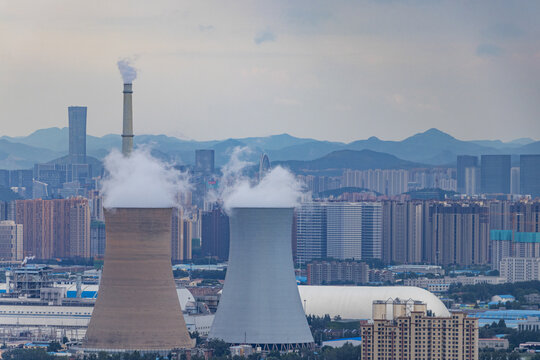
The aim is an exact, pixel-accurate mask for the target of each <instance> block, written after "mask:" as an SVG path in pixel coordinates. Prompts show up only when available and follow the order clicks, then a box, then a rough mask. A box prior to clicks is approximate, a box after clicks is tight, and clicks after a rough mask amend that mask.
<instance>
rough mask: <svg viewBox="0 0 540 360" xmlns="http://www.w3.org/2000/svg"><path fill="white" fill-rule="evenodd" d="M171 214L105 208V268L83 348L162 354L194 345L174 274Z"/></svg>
mask: <svg viewBox="0 0 540 360" xmlns="http://www.w3.org/2000/svg"><path fill="white" fill-rule="evenodd" d="M171 211H172V209H170V208H151V209H149V208H113V209H106V210H105V231H106V236H107V237H106V238H107V243H106V249H105V264H104V268H103V275H102V277H101V283H100V286H99V294H98V298H97V301H96V305H95V307H94V311H93V313H92V318H91V320H90V323H89V325H88V330H87V332H86V338H85V341H84V344H83V348H84V349H85V350H87V351H92V350H96V351H98V350H104V351H111V352H112V351H135V350H137V351H143V352H153V351H156V352H164V351H169V350H171V349H177V348H191V347H192V346H193V345H192V340H191V338H190V336H189V333H188V331H187V328H186V324H185V321H184V317H183V315H182V309H181V308H180V302H179V300H178V295H177V293H176V286H175V283H174V278H173V275H172V268H171V243H170V241H171V215H172V213H171Z"/></svg>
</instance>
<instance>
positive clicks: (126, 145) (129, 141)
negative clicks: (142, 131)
mask: <svg viewBox="0 0 540 360" xmlns="http://www.w3.org/2000/svg"><path fill="white" fill-rule="evenodd" d="M132 97H133V85H132V84H124V117H123V122H122V154H124V155H129V154H130V153H131V150H133V103H132Z"/></svg>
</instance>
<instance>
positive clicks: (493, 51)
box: [476, 43, 504, 57]
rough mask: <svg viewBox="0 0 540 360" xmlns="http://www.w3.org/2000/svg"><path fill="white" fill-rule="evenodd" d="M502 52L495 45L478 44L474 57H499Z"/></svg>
mask: <svg viewBox="0 0 540 360" xmlns="http://www.w3.org/2000/svg"><path fill="white" fill-rule="evenodd" d="M503 53H504V50H503V49H502V48H500V47H498V46H497V45H495V44H488V43H484V44H480V45H478V46H477V47H476V55H478V56H481V57H487V56H501V55H502V54H503Z"/></svg>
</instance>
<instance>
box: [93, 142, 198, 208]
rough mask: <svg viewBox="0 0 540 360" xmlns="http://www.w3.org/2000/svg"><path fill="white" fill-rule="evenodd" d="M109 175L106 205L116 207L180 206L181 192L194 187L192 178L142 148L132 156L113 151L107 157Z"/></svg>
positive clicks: (105, 198) (106, 184) (105, 186)
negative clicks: (191, 186) (190, 182)
mask: <svg viewBox="0 0 540 360" xmlns="http://www.w3.org/2000/svg"><path fill="white" fill-rule="evenodd" d="M104 165H105V170H106V171H107V173H108V175H107V176H106V177H105V179H104V181H103V184H102V191H103V196H104V199H103V205H104V206H105V207H106V208H112V207H150V208H155V207H177V206H180V197H179V194H180V193H181V192H185V191H188V190H190V185H189V178H188V176H187V175H186V174H185V173H181V172H180V171H178V170H176V169H174V168H173V167H172V166H171V165H170V164H166V163H164V162H162V161H160V160H158V159H156V158H154V157H152V155H150V150H149V149H148V148H142V149H141V148H138V149H136V150H134V151H133V152H132V153H131V154H130V155H129V156H128V157H125V156H123V155H122V154H121V153H120V152H119V151H117V150H113V151H111V153H110V154H109V155H107V157H106V158H105V160H104Z"/></svg>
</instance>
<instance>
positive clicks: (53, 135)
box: [0, 128, 540, 169]
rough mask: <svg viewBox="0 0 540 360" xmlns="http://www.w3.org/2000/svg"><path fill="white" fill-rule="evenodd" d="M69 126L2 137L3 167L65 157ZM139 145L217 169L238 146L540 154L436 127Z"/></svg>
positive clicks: (311, 153) (525, 143)
mask: <svg viewBox="0 0 540 360" xmlns="http://www.w3.org/2000/svg"><path fill="white" fill-rule="evenodd" d="M68 139H69V129H68V128H47V129H40V130H37V131H35V132H33V133H32V134H30V135H28V136H20V137H9V136H2V137H0V168H4V169H5V168H8V169H14V168H29V167H31V166H32V165H33V164H34V163H37V162H47V161H51V160H53V159H55V158H58V157H61V156H63V155H66V154H67V151H68ZM134 141H135V145H148V146H151V147H152V148H153V149H154V150H155V151H156V152H159V153H160V154H164V155H163V156H165V157H168V160H170V161H173V162H176V163H178V164H193V163H194V160H195V150H196V149H214V150H215V151H216V154H215V155H216V157H215V160H216V166H222V165H223V164H225V163H226V162H227V161H228V159H229V156H230V154H231V152H232V150H233V148H234V147H236V146H247V147H249V148H250V150H251V153H250V154H249V156H248V160H251V161H257V160H258V159H259V156H260V154H261V153H262V152H265V153H267V154H268V156H269V157H270V160H271V161H272V162H276V161H277V162H283V161H289V160H298V161H311V160H315V159H320V158H323V157H324V156H326V155H328V154H330V153H332V152H335V151H341V150H356V151H360V150H370V151H374V152H377V153H386V154H390V155H393V156H395V157H397V158H399V159H400V160H404V161H409V162H412V163H419V164H427V165H441V166H443V165H450V164H455V161H456V157H457V155H461V154H470V155H477V156H478V155H482V154H512V155H517V154H540V141H535V140H533V139H530V138H522V139H516V140H514V141H510V142H502V141H500V140H474V141H463V140H459V139H456V138H455V137H453V136H451V135H449V134H447V133H444V132H442V131H440V130H438V129H434V128H432V129H429V130H427V131H425V132H422V133H418V134H415V135H412V136H410V137H408V138H406V139H403V140H401V141H390V140H381V139H379V138H377V137H374V136H373V137H370V138H368V139H365V140H357V141H353V142H350V143H343V142H332V141H323V140H316V139H311V138H298V137H295V136H292V135H289V134H278V135H272V136H265V137H246V138H238V139H225V140H210V141H195V140H183V139H178V138H175V137H171V136H166V135H144V134H141V135H136V136H135V139H134ZM86 146H87V154H88V155H89V156H93V157H95V158H98V159H102V158H103V157H105V156H106V155H107V154H108V153H109V152H110V150H111V149H112V148H120V146H121V138H120V136H119V135H114V134H108V135H105V136H101V137H96V136H91V135H88V136H87V145H86Z"/></svg>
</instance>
